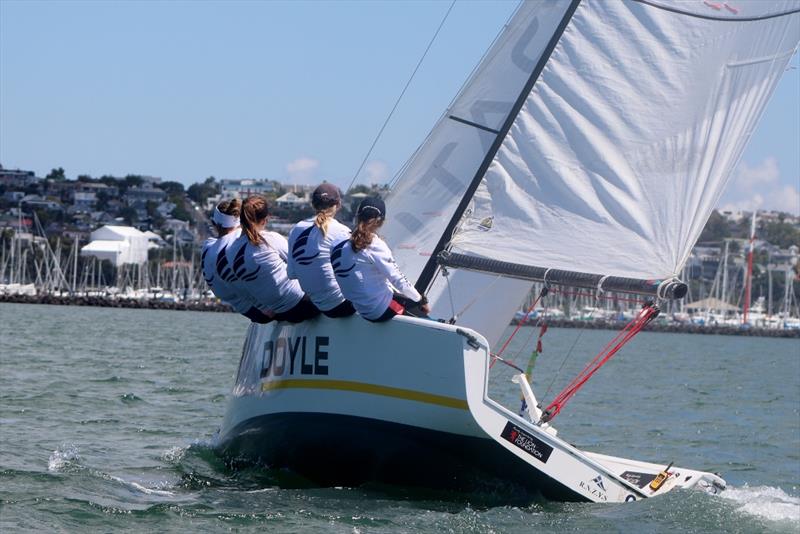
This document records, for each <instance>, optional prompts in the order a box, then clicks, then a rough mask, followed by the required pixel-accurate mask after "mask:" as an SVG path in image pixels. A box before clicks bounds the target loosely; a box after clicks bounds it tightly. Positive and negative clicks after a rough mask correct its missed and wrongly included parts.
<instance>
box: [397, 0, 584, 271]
mask: <svg viewBox="0 0 800 534" xmlns="http://www.w3.org/2000/svg"><path fill="white" fill-rule="evenodd" d="M568 7H569V3H568V2H553V1H539V2H526V3H524V4H522V5H521V6H520V8H519V9H518V11H517V13H516V15H515V16H514V17H513V19H512V21H511V22H510V23H509V25H508V26H507V27H506V28H505V30H504V31H503V33H502V34H501V35H500V36H499V37H498V39H497V41H496V42H495V44H494V46H493V47H492V48H491V50H489V52H488V53H487V54H486V56H485V58H484V60H483V61H482V63H481V65H480V66H479V67H478V68H477V69H476V71H475V73H474V74H473V75H472V77H471V78H470V80H469V81H468V82H467V83H466V84H465V85H464V87H463V89H462V90H461V92H460V94H459V95H458V96H457V97H456V98H455V99H454V101H453V104H452V106H451V108H450V109H448V110H447V111H446V112H445V113H444V114H443V115H442V117H441V119H440V120H439V121H438V123H437V124H436V126H435V127H434V129H433V131H432V132H431V134H430V135H429V136H428V138H427V139H426V140H425V142H424V143H423V145H422V146H421V147H420V149H419V150H418V151H417V153H416V154H415V156H414V157H413V158H412V160H411V161H410V162H409V164H408V165H407V167H406V169H405V171H404V173H403V174H402V175H401V176H400V177H399V179H398V181H397V183H396V184H395V185H394V187H393V188H392V191H391V194H390V195H389V196H388V197H387V199H386V202H387V211H388V221H387V224H386V226H385V227H384V229H383V231H382V232H383V234H384V237H385V239H386V241H387V243H389V244H390V246H391V247H392V249H393V251H394V253H395V259H396V260H397V263H398V265H399V266H400V268H401V269H402V270H403V272H404V273H406V275H407V276H408V277H409V278H410V279H411V280H415V279H417V277H418V276H419V274H420V273H421V271H422V269H423V267H424V265H425V264H426V263H427V261H428V260H429V258H430V255H431V253H432V252H433V250H434V248H435V247H436V244H437V242H438V241H439V239H440V237H441V236H442V233H443V231H444V229H445V227H446V226H447V225H448V223H449V222H450V220H451V218H452V217H453V213H454V212H455V210H456V206H457V205H458V204H459V202H460V201H461V200H462V198H463V197H464V194H465V192H466V190H467V188H468V186H469V185H470V182H471V181H472V180H473V178H474V177H475V175H476V173H477V171H478V169H479V167H480V165H481V163H482V162H483V161H484V158H485V156H486V154H487V153H488V152H489V149H490V147H491V145H492V143H494V141H495V139H496V138H497V133H496V132H497V130H498V129H499V128H501V127H502V125H503V123H504V122H505V121H506V119H507V117H508V115H509V114H510V112H511V109H512V106H513V104H514V102H515V101H516V100H517V98H518V97H519V94H520V92H521V91H522V89H523V88H524V86H525V83H526V82H527V81H528V79H529V78H530V76H531V72H532V71H533V69H534V67H535V65H536V64H537V62H538V61H539V59H540V58H541V55H542V53H543V51H544V49H545V47H546V46H547V44H548V42H549V41H550V39H551V37H552V36H553V33H554V32H555V30H556V28H557V26H558V24H559V23H560V22H561V20H562V19H563V18H564V15H565V13H566V11H567V8H568ZM468 123H472V124H468ZM491 130H494V132H493V131H491Z"/></svg>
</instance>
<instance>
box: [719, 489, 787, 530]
mask: <svg viewBox="0 0 800 534" xmlns="http://www.w3.org/2000/svg"><path fill="white" fill-rule="evenodd" d="M720 495H721V496H722V497H724V498H726V499H729V500H732V501H735V502H737V503H739V504H741V505H742V506H741V507H740V508H739V511H741V512H744V513H747V514H750V515H754V516H757V517H762V518H764V519H768V520H770V521H792V522H795V523H800V498H798V497H793V496H792V495H789V494H788V493H786V492H785V491H783V490H782V489H780V488H773V487H771V486H756V487H752V488H751V487H748V486H743V487H741V488H732V487H730V486H729V487H728V489H726V490H725V491H723V492H722V493H721V494H720Z"/></svg>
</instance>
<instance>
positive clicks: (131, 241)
mask: <svg viewBox="0 0 800 534" xmlns="http://www.w3.org/2000/svg"><path fill="white" fill-rule="evenodd" d="M90 237H91V240H92V241H91V242H90V243H89V244H88V245H86V246H84V247H82V248H81V256H92V257H95V258H98V259H100V260H109V261H110V262H111V263H113V264H114V265H116V266H120V265H123V264H125V263H136V264H142V263H145V262H146V261H147V251H148V248H149V247H148V243H149V240H148V238H147V236H146V235H145V234H144V232H140V231H139V230H137V229H136V228H132V227H130V226H102V227H100V228H98V229H97V230H95V231H94V232H92V234H91V236H90Z"/></svg>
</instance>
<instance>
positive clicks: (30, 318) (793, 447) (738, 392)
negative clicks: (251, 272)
mask: <svg viewBox="0 0 800 534" xmlns="http://www.w3.org/2000/svg"><path fill="white" fill-rule="evenodd" d="M246 328H247V322H246V320H244V319H242V318H240V317H238V316H236V315H234V314H224V313H196V312H177V311H150V310H127V309H105V308H77V307H58V306H43V305H15V304H0V531H2V532H14V531H29V530H40V531H72V532H76V531H81V532H83V531H106V532H109V531H159V532H189V531H205V532H228V531H254V532H255V531H263V530H269V531H274V532H348V533H358V532H364V533H367V532H437V533H438V532H567V531H587V532H594V533H600V532H672V531H684V532H718V531H726V532H762V531H768V532H798V530H800V482H799V481H800V341H798V340H792V339H761V338H747V337H722V336H704V335H685V334H654V333H647V332H645V333H642V334H640V335H639V336H638V337H637V338H636V339H635V340H633V341H632V342H631V343H630V344H629V345H627V346H626V347H625V348H624V349H623V350H622V351H621V352H620V353H619V354H618V355H617V356H616V357H615V358H614V359H613V360H612V361H611V362H610V363H609V364H607V365H606V366H605V367H604V368H602V369H601V370H600V371H599V372H598V373H597V374H596V375H595V376H594V377H593V378H592V379H591V380H590V381H589V382H588V383H587V384H586V386H585V387H584V388H583V389H581V390H580V392H579V393H578V394H577V395H576V396H575V397H574V398H573V399H572V400H571V401H570V403H569V404H568V405H567V406H566V407H565V408H564V410H563V411H562V413H561V414H560V415H559V416H558V417H557V418H556V419H555V421H554V426H556V427H557V428H558V429H559V435H560V436H561V437H562V438H564V439H566V440H567V441H569V442H571V443H573V444H575V445H577V446H578V447H581V448H585V449H587V450H591V451H597V452H602V453H607V454H613V455H618V456H624V457H629V458H634V459H641V460H649V461H654V462H658V463H664V464H665V465H666V464H667V463H669V462H671V461H674V462H675V464H676V465H678V466H682V467H688V468H696V469H702V470H707V471H713V472H718V473H720V474H721V475H722V476H723V477H724V478H725V479H726V480H727V482H728V490H727V491H725V492H723V493H722V494H721V495H718V496H711V495H706V494H704V493H701V492H698V491H676V492H671V493H669V494H667V495H665V496H663V497H659V498H655V499H648V500H644V501H638V502H634V503H628V504H614V505H609V504H575V503H553V502H545V501H534V502H517V501H515V500H514V499H511V498H509V497H508V495H506V494H504V493H503V492H502V491H501V492H499V493H498V495H496V496H492V495H475V496H470V495H448V494H443V493H430V492H425V491H420V490H416V489H412V488H393V487H381V486H366V487H357V488H348V487H338V488H309V487H303V486H298V485H297V484H294V483H292V481H291V480H292V479H291V476H290V474H287V473H285V472H273V471H271V470H269V469H265V468H250V469H245V470H239V471H233V470H230V469H228V468H227V467H226V466H225V464H224V462H223V461H222V460H221V459H220V458H218V457H217V456H216V454H215V453H214V451H213V449H212V447H211V439H212V436H213V433H214V431H215V430H216V429H217V428H218V426H219V424H220V422H221V420H222V416H223V412H224V408H225V398H226V395H227V393H228V392H229V390H230V388H231V386H232V383H233V378H234V373H235V371H236V365H237V363H238V359H239V357H240V354H241V346H242V341H243V337H244V333H245V330H246ZM538 332H539V331H538V329H537V328H528V327H526V328H522V329H521V330H520V331H519V333H518V334H517V335H516V337H515V338H514V340H513V341H512V343H511V344H510V345H509V348H508V349H507V350H506V353H505V354H504V356H505V357H508V358H510V359H512V360H513V361H515V362H516V363H517V364H520V365H522V366H525V365H527V362H528V357H529V355H530V348H531V346H532V344H533V343H534V342H535V339H536V335H537V334H538ZM510 333H511V329H509V330H508V332H507V334H510ZM613 336H614V332H610V331H596V330H587V331H581V330H574V329H573V330H570V329H562V330H558V329H551V330H550V331H548V332H547V334H546V335H545V336H544V338H543V345H544V351H543V352H542V354H541V355H540V356H539V358H538V360H537V362H536V366H535V367H534V371H533V375H534V379H533V382H534V387H535V390H536V393H537V394H538V395H539V396H540V397H541V400H543V401H544V402H545V403H546V402H547V401H548V400H550V399H552V397H553V396H554V395H555V394H557V393H558V392H559V391H560V389H561V388H563V387H564V386H565V385H566V383H568V382H569V381H570V380H571V379H572V378H573V377H574V376H575V375H576V374H577V373H578V372H579V371H580V369H581V368H582V367H583V366H584V365H585V364H586V363H587V362H588V361H589V360H590V359H591V358H592V357H594V356H595V354H597V352H598V351H599V350H600V349H601V348H602V347H603V346H604V345H605V344H606V343H607V342H608V341H609V340H610V339H611V338H612V337H613ZM492 373H493V377H492V387H491V394H492V396H493V397H495V398H497V399H498V400H501V401H502V402H503V403H504V404H506V405H508V406H510V407H512V408H514V409H516V408H517V407H519V392H518V389H517V386H515V385H514V384H512V383H511V382H510V380H509V378H510V376H511V373H510V371H509V369H508V368H505V367H504V366H502V365H501V364H498V365H497V366H495V368H494V369H493V371H492Z"/></svg>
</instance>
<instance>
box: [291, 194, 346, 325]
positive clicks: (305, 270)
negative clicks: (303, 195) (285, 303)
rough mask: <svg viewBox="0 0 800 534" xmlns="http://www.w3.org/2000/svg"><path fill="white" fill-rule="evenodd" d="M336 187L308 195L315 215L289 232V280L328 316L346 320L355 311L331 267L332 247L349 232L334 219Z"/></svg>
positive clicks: (339, 199) (336, 201)
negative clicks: (297, 285) (294, 281)
mask: <svg viewBox="0 0 800 534" xmlns="http://www.w3.org/2000/svg"><path fill="white" fill-rule="evenodd" d="M341 203H342V199H341V195H340V193H339V188H338V187H336V186H335V185H332V184H322V185H320V186H319V187H317V188H316V189H315V190H314V193H313V194H312V195H311V205H312V206H313V207H314V209H315V210H316V212H317V214H316V215H315V216H314V217H310V218H308V219H305V220H303V221H300V222H299V223H297V224H296V225H295V226H294V228H292V231H291V232H289V251H290V254H289V267H288V274H289V278H294V279H296V280H297V281H298V282H300V287H302V288H303V291H305V292H306V294H307V295H308V296H309V298H311V302H313V303H314V305H316V307H317V308H319V309H320V311H322V313H324V314H325V315H327V316H328V317H334V318H335V317H349V316H350V315H353V314H354V313H355V312H356V310H355V308H353V305H352V304H351V303H350V301H348V300H346V299H345V298H344V296H343V295H342V291H341V290H340V289H339V284H338V283H336V276H335V275H334V274H333V266H332V265H331V248H333V247H334V246H336V245H338V244H339V243H341V242H342V241H345V240H347V239H348V238H349V237H350V229H349V228H348V227H347V226H345V225H343V224H342V223H340V222H339V221H337V220H336V219H334V215H336V212H337V211H338V209H339V207H340V206H341Z"/></svg>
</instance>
